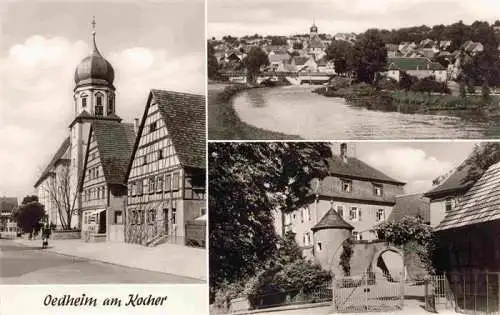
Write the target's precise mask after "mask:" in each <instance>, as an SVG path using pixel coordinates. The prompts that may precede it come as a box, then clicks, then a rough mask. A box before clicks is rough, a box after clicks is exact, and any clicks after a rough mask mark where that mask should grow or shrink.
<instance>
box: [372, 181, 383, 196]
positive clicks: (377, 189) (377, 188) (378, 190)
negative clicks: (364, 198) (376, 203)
mask: <svg viewBox="0 0 500 315" xmlns="http://www.w3.org/2000/svg"><path fill="white" fill-rule="evenodd" d="M373 194H374V195H375V196H379V197H382V196H383V195H384V186H382V185H381V184H373Z"/></svg>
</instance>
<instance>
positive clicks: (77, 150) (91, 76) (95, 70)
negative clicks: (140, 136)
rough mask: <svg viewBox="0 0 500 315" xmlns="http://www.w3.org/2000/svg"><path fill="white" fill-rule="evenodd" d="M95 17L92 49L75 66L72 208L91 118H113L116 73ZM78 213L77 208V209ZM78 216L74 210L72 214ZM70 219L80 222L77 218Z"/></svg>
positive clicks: (77, 202)
mask: <svg viewBox="0 0 500 315" xmlns="http://www.w3.org/2000/svg"><path fill="white" fill-rule="evenodd" d="M95 24H96V23H95V18H94V19H93V20H92V52H91V53H90V55H89V56H87V57H85V58H84V59H82V61H81V62H80V64H79V65H78V66H77V67H76V70H75V88H74V89H73V101H74V105H73V106H74V110H75V111H74V112H75V118H74V119H73V122H72V123H71V124H70V126H69V129H70V143H71V147H70V150H71V151H70V154H71V162H70V187H72V189H73V187H74V191H73V192H72V194H71V196H72V198H74V199H75V209H77V210H79V209H81V196H79V195H78V193H77V186H78V179H79V176H80V175H81V174H80V173H81V171H82V169H83V163H84V159H85V152H86V150H87V142H88V137H89V132H90V124H91V122H92V121H94V120H116V121H121V118H120V117H118V116H117V115H116V114H115V111H116V107H115V87H114V86H113V81H114V78H115V73H114V70H113V67H112V66H111V64H110V63H109V62H108V61H107V60H106V59H105V58H104V57H103V56H102V55H101V53H100V52H99V49H97V44H96V38H95V37H96V36H95V35H96V31H95ZM77 213H80V211H77ZM75 216H77V214H75ZM73 222H79V223H81V220H80V218H78V219H76V218H75V220H74V221H73Z"/></svg>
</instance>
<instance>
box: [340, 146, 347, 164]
mask: <svg viewBox="0 0 500 315" xmlns="http://www.w3.org/2000/svg"><path fill="white" fill-rule="evenodd" d="M340 158H341V159H342V161H343V162H344V163H347V143H345V142H342V143H341V144H340Z"/></svg>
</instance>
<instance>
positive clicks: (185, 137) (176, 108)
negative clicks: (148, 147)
mask: <svg viewBox="0 0 500 315" xmlns="http://www.w3.org/2000/svg"><path fill="white" fill-rule="evenodd" d="M151 94H152V96H153V97H154V99H155V100H156V102H157V103H158V108H159V109H160V112H161V113H162V116H163V119H164V120H165V125H166V126H167V130H168V132H169V134H170V136H171V137H172V143H173V145H174V147H175V151H176V152H177V156H178V157H179V161H180V163H181V165H182V166H184V167H196V168H205V167H206V165H205V152H206V150H205V140H206V132H205V126H206V123H205V97H204V96H202V95H195V94H187V93H179V92H170V91H163V90H151Z"/></svg>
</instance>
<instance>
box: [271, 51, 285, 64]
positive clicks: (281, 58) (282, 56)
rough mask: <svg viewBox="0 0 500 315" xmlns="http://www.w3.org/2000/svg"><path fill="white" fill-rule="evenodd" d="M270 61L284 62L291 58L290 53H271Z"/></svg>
mask: <svg viewBox="0 0 500 315" xmlns="http://www.w3.org/2000/svg"><path fill="white" fill-rule="evenodd" d="M268 58H269V62H271V63H272V62H283V61H288V60H290V55H289V54H283V53H278V54H273V55H269V57H268Z"/></svg>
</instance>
